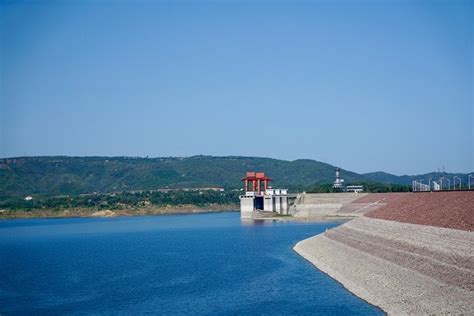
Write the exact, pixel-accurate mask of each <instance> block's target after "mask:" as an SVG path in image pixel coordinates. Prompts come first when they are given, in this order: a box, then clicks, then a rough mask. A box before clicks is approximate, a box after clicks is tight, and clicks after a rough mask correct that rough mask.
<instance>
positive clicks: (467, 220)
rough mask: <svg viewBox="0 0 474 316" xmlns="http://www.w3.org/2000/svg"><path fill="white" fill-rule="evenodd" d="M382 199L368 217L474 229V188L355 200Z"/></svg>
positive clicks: (394, 194)
mask: <svg viewBox="0 0 474 316" xmlns="http://www.w3.org/2000/svg"><path fill="white" fill-rule="evenodd" d="M375 201H381V202H383V203H386V205H385V206H384V207H381V208H379V209H376V210H374V211H371V212H369V213H367V214H366V215H365V216H368V217H372V218H379V219H386V220H391V221H397V222H403V223H411V224H419V225H430V226H437V227H445V228H453V229H462V230H468V231H473V230H474V191H452V192H420V193H386V194H369V195H367V196H365V197H363V198H361V199H359V200H357V201H355V202H358V203H370V202H375Z"/></svg>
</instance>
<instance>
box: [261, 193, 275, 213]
mask: <svg viewBox="0 0 474 316" xmlns="http://www.w3.org/2000/svg"><path fill="white" fill-rule="evenodd" d="M263 210H264V211H265V212H273V201H272V196H269V195H266V196H264V198H263Z"/></svg>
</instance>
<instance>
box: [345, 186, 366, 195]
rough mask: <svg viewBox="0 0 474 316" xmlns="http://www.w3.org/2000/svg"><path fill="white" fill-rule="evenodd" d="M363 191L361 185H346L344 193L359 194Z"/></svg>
mask: <svg viewBox="0 0 474 316" xmlns="http://www.w3.org/2000/svg"><path fill="white" fill-rule="evenodd" d="M363 191H364V186H363V185H348V186H347V187H346V192H354V193H359V192H363Z"/></svg>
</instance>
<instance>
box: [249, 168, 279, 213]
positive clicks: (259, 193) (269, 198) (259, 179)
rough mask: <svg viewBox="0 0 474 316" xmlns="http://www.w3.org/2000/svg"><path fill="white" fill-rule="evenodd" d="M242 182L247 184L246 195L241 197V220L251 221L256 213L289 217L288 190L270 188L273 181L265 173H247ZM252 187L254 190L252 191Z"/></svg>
mask: <svg viewBox="0 0 474 316" xmlns="http://www.w3.org/2000/svg"><path fill="white" fill-rule="evenodd" d="M241 181H244V182H245V188H244V190H245V193H244V195H241V196H240V217H241V218H243V219H251V218H252V216H253V215H254V214H255V213H259V214H260V215H265V214H268V215H274V214H280V215H288V190H287V189H273V188H271V187H269V186H268V183H269V182H270V181H272V179H270V178H269V177H267V176H266V175H265V173H263V172H247V174H246V176H245V178H243V179H241ZM262 184H263V190H262ZM250 185H251V186H252V189H250Z"/></svg>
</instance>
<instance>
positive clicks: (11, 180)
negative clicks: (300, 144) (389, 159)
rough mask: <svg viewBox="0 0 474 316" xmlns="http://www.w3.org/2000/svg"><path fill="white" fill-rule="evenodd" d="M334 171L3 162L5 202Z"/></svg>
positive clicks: (304, 184) (126, 161) (350, 175)
mask: <svg viewBox="0 0 474 316" xmlns="http://www.w3.org/2000/svg"><path fill="white" fill-rule="evenodd" d="M334 168H335V167H334V166H332V165H329V164H326V163H322V162H318V161H314V160H307V159H300V160H294V161H286V160H278V159H271V158H258V157H240V156H228V157H213V156H193V157H189V158H176V157H169V158H133V157H63V156H54V157H53V156H49V157H17V158H3V159H0V197H2V196H3V197H9V196H24V195H33V194H36V195H68V194H81V193H93V192H101V193H107V192H123V191H133V190H153V189H160V188H196V187H225V188H240V187H242V183H241V182H240V179H241V178H242V177H243V176H244V175H245V172H246V171H264V172H265V173H267V174H268V175H269V176H270V177H272V178H273V179H274V182H272V183H271V184H272V185H273V186H275V187H288V188H290V189H292V190H297V189H305V188H308V187H311V186H315V185H318V184H323V183H331V182H332V181H333V180H334ZM341 173H342V176H343V178H344V179H345V181H346V183H355V182H367V181H376V182H382V183H397V184H410V183H411V180H412V179H413V178H414V177H409V176H403V177H397V176H394V175H390V174H386V173H380V172H379V173H371V174H365V175H361V174H357V173H354V172H350V171H347V170H342V171H341ZM433 178H434V176H433ZM466 179H467V177H466ZM426 180H427V178H426ZM466 181H467V180H466ZM464 183H466V182H464Z"/></svg>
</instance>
